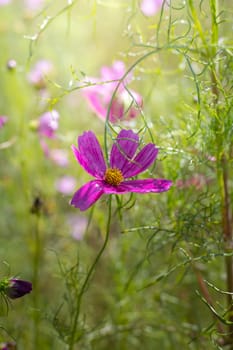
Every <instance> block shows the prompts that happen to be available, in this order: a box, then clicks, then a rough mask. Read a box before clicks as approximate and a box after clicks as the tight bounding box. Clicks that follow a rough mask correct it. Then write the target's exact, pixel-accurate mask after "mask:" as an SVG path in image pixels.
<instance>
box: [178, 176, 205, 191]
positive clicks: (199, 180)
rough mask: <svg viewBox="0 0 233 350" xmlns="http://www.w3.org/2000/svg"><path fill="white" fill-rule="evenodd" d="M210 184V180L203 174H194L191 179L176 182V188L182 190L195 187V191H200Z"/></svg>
mask: <svg viewBox="0 0 233 350" xmlns="http://www.w3.org/2000/svg"><path fill="white" fill-rule="evenodd" d="M209 182H210V179H209V178H207V177H206V176H205V175H203V174H194V175H193V176H192V177H191V178H189V179H187V180H178V181H177V182H176V186H177V187H178V188H181V189H184V188H189V187H195V188H196V189H197V190H200V189H202V188H203V187H205V186H206V185H207V184H208V183H209Z"/></svg>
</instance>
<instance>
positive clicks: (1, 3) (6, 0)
mask: <svg viewBox="0 0 233 350" xmlns="http://www.w3.org/2000/svg"><path fill="white" fill-rule="evenodd" d="M10 3H11V0H0V6H4V5H8V4H10Z"/></svg>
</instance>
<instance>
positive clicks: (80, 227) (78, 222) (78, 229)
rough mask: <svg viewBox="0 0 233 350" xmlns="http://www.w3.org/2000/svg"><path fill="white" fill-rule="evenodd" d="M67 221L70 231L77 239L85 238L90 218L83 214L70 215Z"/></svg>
mask: <svg viewBox="0 0 233 350" xmlns="http://www.w3.org/2000/svg"><path fill="white" fill-rule="evenodd" d="M67 223H68V225H69V227H70V233H71V235H72V237H73V238H75V239H76V240H77V241H80V240H81V239H83V236H84V234H85V232H86V229H87V225H88V220H87V218H86V217H85V216H81V215H69V216H68V218H67Z"/></svg>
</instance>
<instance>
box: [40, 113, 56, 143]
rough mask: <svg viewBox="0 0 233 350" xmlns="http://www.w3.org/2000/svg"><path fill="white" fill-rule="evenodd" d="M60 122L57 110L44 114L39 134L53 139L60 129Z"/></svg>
mask: <svg viewBox="0 0 233 350" xmlns="http://www.w3.org/2000/svg"><path fill="white" fill-rule="evenodd" d="M58 120H59V113H58V112H57V111H56V110H55V109H53V110H52V111H48V112H45V113H44V114H42V115H41V116H40V118H39V126H38V132H39V134H40V135H42V136H46V137H48V138H53V137H54V136H55V132H56V131H57V129H58Z"/></svg>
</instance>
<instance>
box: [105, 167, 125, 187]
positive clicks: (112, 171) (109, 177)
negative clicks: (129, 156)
mask: <svg viewBox="0 0 233 350" xmlns="http://www.w3.org/2000/svg"><path fill="white" fill-rule="evenodd" d="M104 180H105V181H106V182H107V183H108V184H109V185H112V186H118V185H120V183H121V182H122V181H123V180H124V177H123V175H122V172H121V171H120V170H119V169H117V168H108V169H107V170H106V172H105V175H104Z"/></svg>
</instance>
